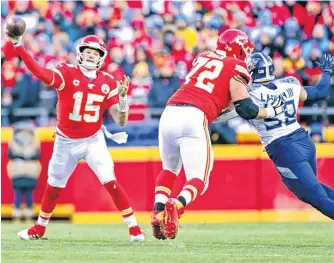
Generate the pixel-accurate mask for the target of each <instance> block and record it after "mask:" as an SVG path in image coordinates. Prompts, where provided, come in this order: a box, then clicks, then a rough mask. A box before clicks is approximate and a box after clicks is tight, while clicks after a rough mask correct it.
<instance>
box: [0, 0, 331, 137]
mask: <svg viewBox="0 0 334 263" xmlns="http://www.w3.org/2000/svg"><path fill="white" fill-rule="evenodd" d="M14 14H15V15H20V16H22V17H24V19H25V20H26V21H27V32H26V34H25V36H24V44H25V46H26V48H27V49H28V50H29V51H30V52H31V53H32V54H34V56H35V58H36V59H37V60H38V61H39V63H40V64H42V65H44V66H45V67H48V68H51V67H53V66H55V64H57V63H60V62H66V63H76V50H75V46H76V42H77V41H78V39H79V38H81V37H83V36H85V35H89V34H96V35H98V36H99V37H101V38H102V39H103V40H104V41H105V42H106V43H107V46H108V50H109V56H107V59H106V62H105V65H104V67H103V69H102V70H105V71H107V72H109V73H111V74H113V75H114V76H115V77H116V78H117V79H121V78H122V77H123V71H124V72H125V74H127V75H129V76H130V77H131V79H132V84H131V87H130V90H129V97H130V101H131V104H132V105H131V109H132V113H131V115H130V120H136V121H140V120H144V119H145V120H144V121H146V120H147V118H150V119H151V117H153V118H154V117H157V116H159V114H160V112H161V109H162V108H163V107H164V106H165V104H166V101H167V100H168V98H169V97H170V96H171V95H172V94H173V93H174V92H175V90H176V89H177V88H178V87H179V85H180V83H181V82H182V81H183V80H184V78H185V76H186V74H187V72H188V70H189V69H190V67H191V63H192V60H193V59H194V57H195V56H196V54H198V53H199V52H201V51H203V50H207V49H214V48H215V46H216V41H217V37H218V36H219V34H220V33H221V32H223V31H224V30H226V29H228V28H238V29H241V30H243V31H245V32H246V33H247V34H248V35H249V36H250V37H251V39H252V41H253V42H254V43H255V45H256V49H257V50H259V51H263V52H265V53H267V54H268V55H270V56H272V57H273V59H274V62H275V65H276V70H277V77H282V76H287V75H293V76H295V77H297V78H298V79H299V80H300V82H301V83H302V84H303V85H310V84H314V83H316V82H317V81H318V80H319V78H320V75H321V72H320V70H319V69H318V68H317V67H316V66H315V61H316V60H318V59H319V58H320V57H321V55H322V54H323V53H327V52H331V53H334V22H333V21H334V3H331V2H330V1H305V2H304V1H294V0H287V1H240V2H235V1H214V0H213V1H110V0H100V1H78V2H73V1H65V2H60V1H20V3H19V4H18V3H17V2H6V1H2V2H1V19H2V24H3V22H4V21H5V19H6V18H7V17H8V16H10V15H14ZM2 32H3V30H2ZM1 37H2V40H3V41H2V43H3V44H2V53H1V54H2V57H1V65H2V75H1V85H2V89H1V100H2V109H7V112H8V118H3V121H2V125H9V124H10V123H13V122H15V121H17V120H18V119H20V117H17V116H16V115H15V114H13V112H14V109H18V108H26V107H29V108H30V107H38V108H41V109H43V110H44V112H46V116H47V117H46V118H39V119H37V124H38V125H53V124H54V121H55V115H54V114H55V105H56V101H57V96H56V92H55V90H53V89H50V88H47V87H45V86H44V85H43V84H42V83H40V81H38V80H37V79H36V78H34V77H33V76H32V75H31V74H30V73H29V72H27V69H26V68H25V66H24V64H23V63H20V61H19V59H18V58H17V57H16V55H15V50H14V49H13V47H12V45H11V44H10V43H9V42H7V41H6V40H5V36H4V34H3V33H2V36H1ZM313 105H314V102H310V103H309V104H308V105H307V106H313ZM319 105H320V106H319V107H320V108H321V107H323V105H324V103H323V102H322V103H320V104H319ZM325 105H326V106H334V88H332V95H331V99H328V101H327V102H325ZM152 108H154V109H160V110H157V111H152V110H151V111H149V109H152ZM3 116H4V115H3ZM106 118H107V119H106V120H108V117H107V116H106ZM316 119H317V120H318V121H319V120H320V121H322V119H321V118H320V119H319V118H316ZM313 120H314V116H309V117H305V118H303V119H302V121H304V122H307V123H308V124H309V123H311V122H312V121H313ZM144 121H143V122H144ZM329 121H330V123H334V116H332V117H330V118H329ZM235 125H237V126H238V127H240V123H238V124H235ZM231 127H232V128H231ZM216 128H217V129H222V128H223V129H226V131H225V132H227V133H228V134H229V133H230V134H231V133H233V124H232V125H224V126H223V127H222V126H221V125H219V127H216ZM227 141H229V140H228V139H227Z"/></svg>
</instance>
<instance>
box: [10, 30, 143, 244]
mask: <svg viewBox="0 0 334 263" xmlns="http://www.w3.org/2000/svg"><path fill="white" fill-rule="evenodd" d="M8 37H9V36H8ZM9 39H10V40H11V42H12V43H13V44H14V47H15V48H16V51H17V54H18V55H19V56H20V57H21V58H22V60H23V61H24V63H25V64H26V66H27V68H28V69H29V70H30V71H31V72H32V73H33V74H34V75H35V76H36V77H38V78H39V79H40V80H41V81H43V82H44V83H45V84H46V85H48V86H51V87H53V88H55V89H57V93H58V104H57V119H58V121H57V127H56V139H55V144H54V151H53V154H52V158H51V160H50V163H49V169H48V182H47V185H46V189H45V192H44V195H43V199H42V204H41V210H40V213H39V217H38V221H37V223H36V224H35V225H33V226H32V227H30V228H29V229H25V230H22V231H20V232H19V233H18V236H19V237H20V238H21V239H25V240H30V239H36V238H41V237H43V236H44V234H45V230H46V226H47V225H48V223H49V220H50V218H51V214H52V211H53V210H54V208H55V207H56V203H57V199H58V197H59V195H60V193H61V191H62V189H64V188H65V187H66V183H67V181H68V179H69V177H70V175H71V174H72V172H73V170H74V169H75V167H76V165H77V163H78V161H79V160H81V159H84V160H85V161H86V162H87V164H88V165H89V167H90V168H91V169H92V170H93V171H94V173H95V174H96V176H97V177H98V179H99V180H100V182H101V183H102V184H103V185H104V187H105V189H106V190H107V191H108V192H109V194H110V195H111V197H112V198H113V201H114V203H115V205H116V207H117V209H118V210H119V211H120V212H121V215H122V216H123V218H124V221H125V223H126V224H127V226H128V228H129V233H130V238H131V239H130V241H144V235H143V232H142V230H141V229H140V227H139V226H138V224H137V221H136V218H135V216H134V214H133V212H132V208H131V206H130V203H129V200H128V197H127V195H126V193H125V191H124V190H123V188H122V187H121V185H120V184H119V183H118V182H117V181H116V177H115V174H114V163H113V161H112V159H111V156H110V154H109V151H108V148H107V145H106V142H105V139H104V136H103V132H102V131H101V127H102V114H103V112H104V110H105V109H109V111H110V113H111V115H112V117H113V119H114V120H115V122H116V123H118V124H119V125H121V126H123V125H124V124H125V123H126V121H127V118H128V110H129V105H128V102H127V90H128V87H129V84H130V79H129V77H125V78H124V80H123V81H120V83H119V85H118V84H117V83H116V81H115V80H114V78H113V76H111V75H109V74H107V73H105V72H102V71H99V68H100V67H101V66H102V64H103V62H104V59H105V57H106V56H107V50H106V46H105V44H104V42H103V41H102V40H101V39H100V38H99V37H97V36H94V35H91V36H86V37H84V38H82V39H81V40H80V42H79V43H78V45H77V61H78V64H77V65H70V64H60V65H58V66H57V67H55V68H54V69H53V70H49V69H45V68H43V67H41V66H40V65H39V64H38V63H37V62H36V61H35V60H34V59H33V58H32V57H31V56H30V55H29V54H28V52H27V51H26V50H25V49H24V47H23V46H22V44H21V40H22V37H15V38H14V37H9ZM123 139H124V138H123Z"/></svg>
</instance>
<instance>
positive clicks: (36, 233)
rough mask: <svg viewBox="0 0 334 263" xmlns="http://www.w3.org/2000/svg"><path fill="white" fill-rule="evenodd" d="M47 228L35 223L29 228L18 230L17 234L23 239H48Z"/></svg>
mask: <svg viewBox="0 0 334 263" xmlns="http://www.w3.org/2000/svg"><path fill="white" fill-rule="evenodd" d="M45 229H46V228H45V226H40V225H38V224H35V225H33V226H32V227H30V228H29V229H24V230H22V231H20V232H18V233H17V236H18V237H19V238H21V239H23V240H33V239H47V237H46V236H44V233H45Z"/></svg>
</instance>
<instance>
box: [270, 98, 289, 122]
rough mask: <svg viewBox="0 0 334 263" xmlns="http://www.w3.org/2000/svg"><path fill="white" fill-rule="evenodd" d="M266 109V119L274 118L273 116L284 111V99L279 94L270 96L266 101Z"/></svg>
mask: <svg viewBox="0 0 334 263" xmlns="http://www.w3.org/2000/svg"><path fill="white" fill-rule="evenodd" d="M266 111H267V117H266V119H268V118H274V117H275V116H277V115H279V114H282V113H284V112H285V104H284V101H283V100H282V99H281V96H277V97H275V98H271V99H270V100H269V101H268V106H267V108H266Z"/></svg>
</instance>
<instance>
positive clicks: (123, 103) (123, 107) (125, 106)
mask: <svg viewBox="0 0 334 263" xmlns="http://www.w3.org/2000/svg"><path fill="white" fill-rule="evenodd" d="M118 111H119V112H128V111H129V103H128V99H127V97H125V98H119V107H118Z"/></svg>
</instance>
